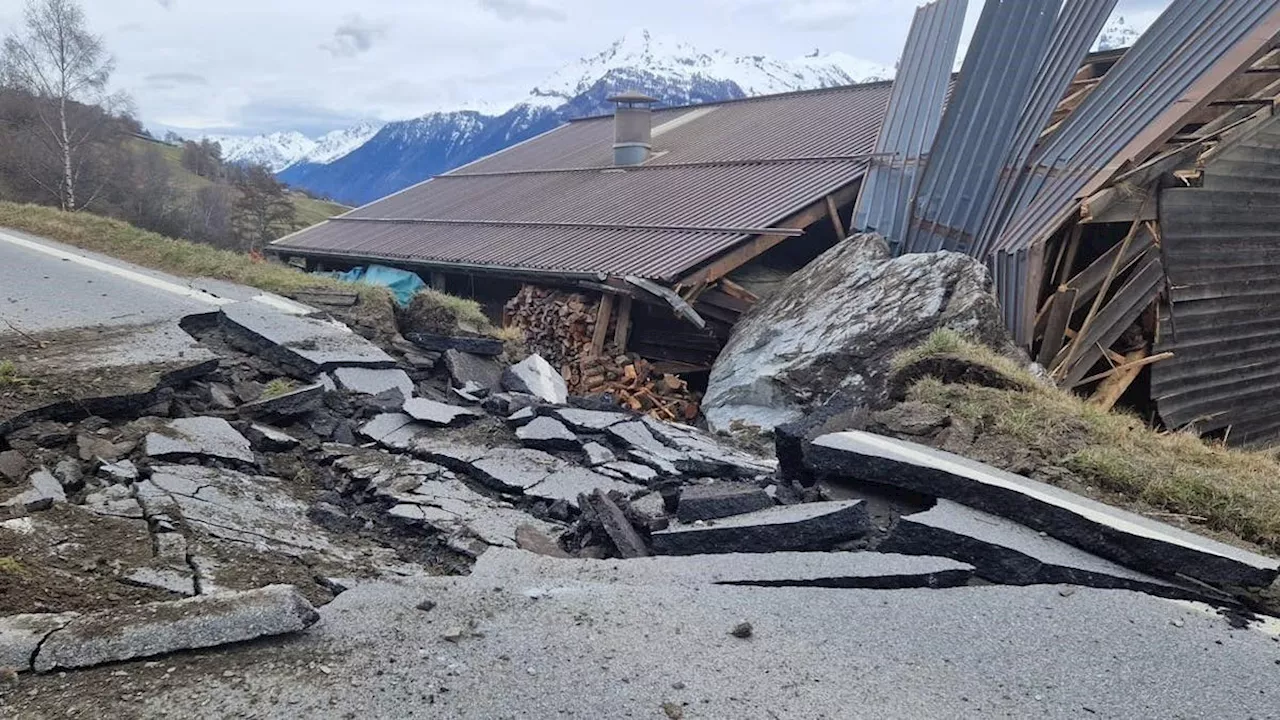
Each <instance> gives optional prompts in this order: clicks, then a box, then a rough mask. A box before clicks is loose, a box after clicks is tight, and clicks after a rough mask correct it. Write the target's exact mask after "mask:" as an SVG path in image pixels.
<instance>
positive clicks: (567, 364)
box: [504, 285, 699, 421]
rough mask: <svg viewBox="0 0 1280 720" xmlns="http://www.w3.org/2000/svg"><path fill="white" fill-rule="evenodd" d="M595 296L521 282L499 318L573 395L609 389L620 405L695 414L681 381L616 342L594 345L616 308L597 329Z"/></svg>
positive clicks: (675, 416) (609, 333) (670, 415)
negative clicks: (521, 336)
mask: <svg viewBox="0 0 1280 720" xmlns="http://www.w3.org/2000/svg"><path fill="white" fill-rule="evenodd" d="M600 303H601V300H600V296H599V295H596V294H594V293H592V294H590V295H588V294H586V293H577V292H573V293H571V292H564V291H561V290H553V289H551V288H546V287H541V286H538V285H524V286H522V287H521V288H520V292H518V293H517V294H516V296H515V297H513V298H512V299H511V300H509V301H508V302H507V304H506V307H505V316H504V324H506V325H507V326H510V327H517V328H519V329H520V330H521V332H523V333H524V337H525V343H526V345H527V346H528V348H529V351H530V352H536V353H538V354H539V355H541V356H542V357H544V358H546V360H547V362H549V363H551V365H552V366H553V367H557V368H559V369H560V374H561V375H563V376H564V379H565V382H566V383H567V384H568V386H569V392H570V393H572V394H574V395H606V394H607V395H610V396H612V397H613V398H614V399H615V400H617V402H618V404H619V405H622V406H625V407H629V408H631V409H632V410H635V411H637V412H645V413H650V414H652V415H654V416H655V417H659V418H662V419H664V420H679V421H690V420H693V419H694V418H696V417H697V416H698V410H699V407H698V399H697V397H696V396H695V395H694V394H693V393H692V392H690V391H689V386H688V384H687V383H685V381H683V380H681V379H680V378H679V377H677V376H675V375H672V374H670V373H660V372H657V371H655V370H654V367H653V364H652V363H650V362H649V361H647V360H645V359H643V358H641V357H640V356H639V355H635V354H624V353H622V352H620V351H619V349H618V348H617V347H616V345H613V344H610V345H605V346H604V347H603V348H602V349H601V351H600V352H598V353H597V352H595V351H594V349H593V339H595V338H596V337H597V335H599V337H613V336H614V335H613V331H614V330H616V327H615V323H616V321H617V315H616V314H612V313H611V314H610V322H609V327H608V328H604V330H603V331H602V332H601V333H597V332H596V330H597V328H596V323H597V318H598V317H599V314H600Z"/></svg>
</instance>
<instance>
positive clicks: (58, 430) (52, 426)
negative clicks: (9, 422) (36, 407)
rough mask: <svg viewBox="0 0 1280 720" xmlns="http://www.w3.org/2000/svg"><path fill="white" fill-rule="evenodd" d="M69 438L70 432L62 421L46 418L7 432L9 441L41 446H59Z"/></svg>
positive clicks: (69, 439) (67, 441)
mask: <svg viewBox="0 0 1280 720" xmlns="http://www.w3.org/2000/svg"><path fill="white" fill-rule="evenodd" d="M0 427H3V426H0ZM71 438H72V434H71V429H70V428H69V427H67V426H66V425H64V424H62V423H59V422H53V421H48V420H46V421H44V422H38V423H34V424H32V425H28V426H27V427H24V428H22V429H20V430H13V431H10V432H9V440H10V442H12V441H14V440H19V441H22V442H29V443H31V444H33V445H35V446H37V447H42V448H54V447H61V446H63V445H66V444H67V443H69V442H71Z"/></svg>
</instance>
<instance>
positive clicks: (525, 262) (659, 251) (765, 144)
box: [274, 83, 891, 281]
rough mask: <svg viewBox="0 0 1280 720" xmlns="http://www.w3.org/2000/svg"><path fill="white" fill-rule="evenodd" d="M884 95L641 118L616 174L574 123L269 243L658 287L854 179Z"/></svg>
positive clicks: (606, 131) (594, 132)
mask: <svg viewBox="0 0 1280 720" xmlns="http://www.w3.org/2000/svg"><path fill="white" fill-rule="evenodd" d="M890 86H891V84H890V83H872V84H866V85H857V86H850V87H844V88H835V89H828V90H819V91H810V92H802V93H789V94H787V95H779V96H772V97H763V98H755V99H749V100H740V101H734V102H726V103H718V104H710V105H705V106H693V107H686V108H675V109H668V110H661V109H660V110H655V111H654V114H653V123H654V138H653V151H654V156H653V157H652V158H651V159H650V160H649V161H648V162H647V163H646V164H645V165H643V166H639V167H628V168H626V169H620V168H614V167H613V165H612V164H613V148H612V145H613V120H612V118H611V117H601V118H594V119H587V120H581V121H576V122H572V123H569V124H567V125H564V126H561V127H560V128H557V129H555V130H552V131H550V132H548V133H545V134H543V135H541V136H539V137H537V138H534V139H532V140H529V141H527V142H524V143H522V144H520V145H517V146H514V147H512V148H508V149H507V150H505V151H503V152H500V153H497V154H495V155H492V156H490V157H488V158H484V159H481V160H479V161H477V162H474V163H471V164H470V165H467V166H464V167H462V168H459V169H458V170H455V171H453V172H451V173H447V174H446V175H444V176H441V177H438V178H435V179H433V180H431V181H429V182H426V183H422V184H419V185H417V186H415V187H412V188H409V189H408V190H405V191H402V192H400V193H397V194H394V195H391V196H388V197H386V198H383V199H382V200H379V201H377V202H374V203H372V204H370V205H366V206H364V207H362V208H359V209H357V210H354V211H352V212H350V213H348V214H347V215H345V216H343V217H342V218H337V219H332V220H330V221H329V222H327V223H325V224H323V225H320V226H316V227H313V228H309V229H307V230H303V231H301V232H299V233H296V234H294V235H291V236H289V237H286V238H283V239H282V240H279V241H277V242H276V243H275V244H274V247H275V248H276V249H278V250H280V251H284V252H287V251H289V250H294V251H298V252H300V253H315V254H324V255H346V256H354V257H362V258H363V257H368V258H372V257H381V258H384V259H392V258H394V259H397V260H402V261H416V262H423V263H439V264H454V265H483V266H490V267H493V268H508V269H520V268H524V269H535V270H546V271H565V272H582V273H591V274H595V273H605V274H610V275H622V274H632V275H638V276H641V277H647V278H651V279H657V280H667V281H670V280H673V279H675V278H677V277H679V276H680V275H682V274H683V273H684V272H685V271H687V270H690V269H692V268H694V267H695V266H697V265H698V264H700V263H702V262H705V261H707V260H710V259H712V258H714V257H716V256H717V255H719V254H721V253H723V252H726V251H728V250H730V249H732V248H733V247H734V246H735V245H737V244H739V243H741V242H742V241H743V240H745V239H746V238H747V237H749V236H750V234H754V233H745V232H742V231H744V230H757V229H762V228H768V227H771V226H773V225H776V224H777V223H779V222H781V221H783V220H785V219H786V218H787V217H788V216H790V215H793V214H794V213H796V212H798V211H800V210H802V209H804V208H805V207H807V206H809V205H811V204H813V203H814V202H818V201H820V200H822V198H823V197H824V196H825V195H827V194H829V193H832V192H834V191H836V190H838V189H840V188H843V187H845V186H848V185H850V184H851V183H854V182H857V181H858V180H859V179H860V178H861V177H862V175H863V174H864V173H865V171H866V164H867V158H868V157H869V156H870V154H871V152H872V149H873V147H874V143H875V138H876V134H877V132H878V130H879V128H880V124H881V122H882V121H883V118H884V108H885V105H886V103H887V101H888V98H889V93H890ZM344 218H345V219H344ZM379 221H386V222H379ZM673 228H679V229H678V230H676V229H673Z"/></svg>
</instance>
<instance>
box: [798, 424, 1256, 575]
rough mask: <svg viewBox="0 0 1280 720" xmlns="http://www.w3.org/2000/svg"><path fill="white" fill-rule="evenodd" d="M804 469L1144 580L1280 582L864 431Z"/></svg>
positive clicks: (1163, 533)
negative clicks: (1054, 546) (949, 505)
mask: <svg viewBox="0 0 1280 720" xmlns="http://www.w3.org/2000/svg"><path fill="white" fill-rule="evenodd" d="M804 462H805V465H806V467H807V468H808V469H810V470H811V471H813V472H815V473H822V474H827V475H839V476H842V477H847V478H853V479H857V480H862V481H867V482H874V483H879V484H881V485H887V486H890V487H897V488H902V489H905V490H910V491H912V492H918V493H923V494H925V495H932V496H934V497H938V498H944V499H947V500H951V501H953V502H958V503H961V504H963V505H967V506H969V507H971V508H975V509H977V510H981V511H983V512H988V513H992V514H994V515H999V516H1001V517H1006V518H1009V519H1011V520H1014V521H1016V522H1018V523H1020V524H1022V525H1025V526H1027V527H1029V528H1031V529H1033V530H1037V531H1040V532H1045V533H1048V534H1049V535H1051V536H1053V537H1055V538H1057V539H1059V540H1062V541H1064V542H1067V543H1070V544H1072V545H1075V546H1077V547H1079V548H1082V549H1084V550H1088V551H1089V552H1092V553H1095V554H1097V555H1101V556H1102V557H1105V558H1108V559H1110V560H1114V561H1116V562H1118V563H1121V564H1123V565H1127V566H1129V567H1131V568H1135V569H1137V570H1141V571H1143V572H1149V573H1154V574H1161V575H1168V576H1174V575H1185V576H1188V577H1192V578H1195V579H1197V580H1200V581H1201V582H1206V583H1211V584H1222V585H1230V586H1242V587H1266V586H1268V585H1270V584H1271V583H1272V582H1273V581H1275V579H1276V577H1277V575H1280V560H1275V559H1272V558H1266V557H1263V556H1261V555H1258V554H1256V553H1251V552H1248V551H1246V550H1241V549H1239V548H1235V547H1231V546H1229V545H1226V544H1224V543H1220V542H1217V541H1215V540H1211V539H1209V538H1206V537H1203V536H1200V535H1193V534H1191V533H1188V532H1185V531H1183V530H1179V529H1178V528H1175V527H1172V526H1170V525H1166V524H1164V523H1159V522H1155V521H1153V520H1149V519H1147V518H1145V517H1142V516H1141V515H1137V514H1135V513H1131V512H1127V511H1124V510H1121V509H1119V508H1114V507H1111V506H1109V505H1105V504H1103V503H1099V502H1095V501H1093V500H1090V499H1088V498H1085V497H1081V496H1079V495H1076V494H1075V493H1071V492H1068V491H1066V490H1062V489H1060V488H1057V487H1054V486H1052V485H1046V484H1044V483H1040V482H1036V481H1034V480H1030V479H1028V478H1024V477H1021V476H1018V475H1014V474H1012V473H1007V472H1004V471H1002V470H999V469H997V468H994V467H991V466H990V465H985V464H983V463H979V462H975V461H973V460H969V459H968V458H963V457H960V456H958V455H952V454H951V453H947V452H942V451H940V450H934V449H932V448H928V447H925V446H923V445H917V444H915V443H910V442H906V441H904V440H894V439H891V438H886V437H881V436H879V435H872V434H870V433H865V432H857V431H853V432H843V433H833V434H830V435H823V436H821V437H819V438H817V439H816V440H814V441H813V443H812V444H811V445H809V446H808V447H807V448H806V449H805V458H804Z"/></svg>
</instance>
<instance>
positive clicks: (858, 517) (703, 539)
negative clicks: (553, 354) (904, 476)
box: [649, 500, 871, 555]
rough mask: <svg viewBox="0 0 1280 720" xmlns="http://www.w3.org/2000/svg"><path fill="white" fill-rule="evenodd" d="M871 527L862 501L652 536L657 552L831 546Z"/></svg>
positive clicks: (783, 510) (782, 510)
mask: <svg viewBox="0 0 1280 720" xmlns="http://www.w3.org/2000/svg"><path fill="white" fill-rule="evenodd" d="M870 528H871V521H870V518H869V517H868V515H867V508H866V503H864V502H863V501H862V500H840V501H832V502H816V503H806V504H802V505H787V506H779V507H772V508H768V509H766V510H758V511H756V512H753V513H747V514H745V515H735V516H734V517H730V518H725V519H723V520H718V521H715V522H713V523H708V524H706V525H679V526H676V527H673V528H669V529H667V530H660V531H658V532H655V533H653V534H652V535H650V537H649V539H650V542H651V543H652V545H653V551H654V553H655V554H658V555H699V554H721V553H767V552H778V551H784V550H827V549H830V548H832V547H834V546H836V545H838V544H839V543H842V542H845V541H847V540H853V539H855V538H858V537H861V536H862V535H865V534H866V533H867V531H868V530H870Z"/></svg>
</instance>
